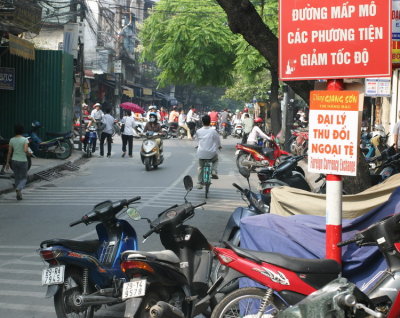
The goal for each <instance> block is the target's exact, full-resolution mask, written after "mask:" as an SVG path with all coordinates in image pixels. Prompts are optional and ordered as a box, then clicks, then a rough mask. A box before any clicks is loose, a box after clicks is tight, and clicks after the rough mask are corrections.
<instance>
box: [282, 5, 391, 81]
mask: <svg viewBox="0 0 400 318" xmlns="http://www.w3.org/2000/svg"><path fill="white" fill-rule="evenodd" d="M279 5H280V9H279V28H280V29H279V78H280V79H281V80H285V81H287V80H307V79H325V78H363V77H380V76H391V39H392V34H391V24H392V19H391V0H375V1H371V0H348V1H343V0H280V1H279Z"/></svg>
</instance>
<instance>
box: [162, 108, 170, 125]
mask: <svg viewBox="0 0 400 318" xmlns="http://www.w3.org/2000/svg"><path fill="white" fill-rule="evenodd" d="M160 117H161V118H160V120H161V122H162V123H164V122H165V120H166V119H168V112H167V111H166V110H165V108H164V107H161V108H160Z"/></svg>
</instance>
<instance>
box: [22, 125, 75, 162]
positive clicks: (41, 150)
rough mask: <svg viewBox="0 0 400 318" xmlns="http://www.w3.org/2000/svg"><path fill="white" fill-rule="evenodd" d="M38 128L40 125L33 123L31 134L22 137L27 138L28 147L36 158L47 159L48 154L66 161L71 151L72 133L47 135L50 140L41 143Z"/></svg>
mask: <svg viewBox="0 0 400 318" xmlns="http://www.w3.org/2000/svg"><path fill="white" fill-rule="evenodd" d="M40 127H42V124H41V123H40V122H38V121H34V122H33V123H32V130H31V132H30V133H29V134H25V135H24V136H25V137H27V138H28V140H29V147H30V148H31V149H32V151H33V154H34V155H35V156H36V157H48V156H49V154H50V155H54V156H55V157H56V158H58V159H67V158H68V157H69V156H71V153H72V149H73V143H72V141H71V139H72V138H73V133H72V132H71V131H69V132H65V133H47V135H48V136H49V138H51V139H49V140H46V141H43V140H42V139H41V138H40V137H39V136H38V134H37V132H38V130H39V128H40ZM50 136H51V137H50Z"/></svg>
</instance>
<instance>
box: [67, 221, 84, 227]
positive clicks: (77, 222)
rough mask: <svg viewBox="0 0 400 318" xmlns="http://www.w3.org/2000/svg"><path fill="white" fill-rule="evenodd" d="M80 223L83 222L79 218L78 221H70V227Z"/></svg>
mask: <svg viewBox="0 0 400 318" xmlns="http://www.w3.org/2000/svg"><path fill="white" fill-rule="evenodd" d="M80 223H83V221H82V220H79V221H75V222H72V223H70V225H69V226H70V227H73V226H75V225H78V224H80Z"/></svg>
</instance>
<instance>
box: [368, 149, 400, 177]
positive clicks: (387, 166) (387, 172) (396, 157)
mask: <svg viewBox="0 0 400 318" xmlns="http://www.w3.org/2000/svg"><path fill="white" fill-rule="evenodd" d="M368 163H369V164H370V165H373V168H371V169H370V177H371V180H372V184H378V183H381V182H382V181H385V180H386V179H387V178H389V177H391V176H392V175H394V174H396V173H399V172H400V153H396V151H395V149H394V147H393V146H391V147H389V148H387V149H385V150H384V151H382V154H381V155H380V156H378V157H374V158H371V159H369V160H368ZM377 164H378V165H377Z"/></svg>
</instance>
